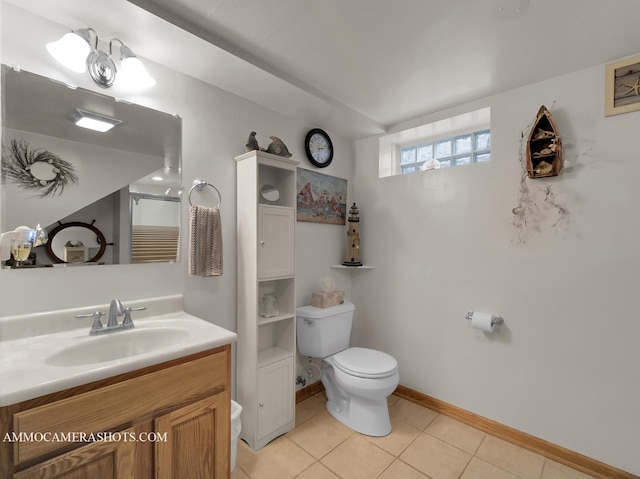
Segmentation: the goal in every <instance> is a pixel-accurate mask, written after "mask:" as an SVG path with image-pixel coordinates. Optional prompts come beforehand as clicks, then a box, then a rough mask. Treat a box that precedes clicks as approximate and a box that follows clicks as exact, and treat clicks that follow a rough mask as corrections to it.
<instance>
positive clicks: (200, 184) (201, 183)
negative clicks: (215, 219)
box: [189, 180, 222, 208]
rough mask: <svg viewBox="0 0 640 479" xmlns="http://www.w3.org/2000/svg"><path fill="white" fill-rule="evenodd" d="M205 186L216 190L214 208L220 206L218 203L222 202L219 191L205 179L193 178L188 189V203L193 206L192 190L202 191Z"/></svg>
mask: <svg viewBox="0 0 640 479" xmlns="http://www.w3.org/2000/svg"><path fill="white" fill-rule="evenodd" d="M205 186H210V187H211V188H213V189H214V190H216V193H218V206H216V208H220V204H221V203H222V195H221V194H220V191H219V190H218V188H216V187H215V186H213V185H212V184H211V183H207V182H206V181H205V180H193V186H192V187H191V189H190V190H189V204H190V205H191V206H193V203H191V193H193V190H198V191H202V190H203V189H204V187H205Z"/></svg>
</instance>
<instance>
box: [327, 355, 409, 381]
mask: <svg viewBox="0 0 640 479" xmlns="http://www.w3.org/2000/svg"><path fill="white" fill-rule="evenodd" d="M333 363H334V365H335V366H336V367H337V368H338V369H341V370H342V371H344V372H345V373H347V374H350V375H351V376H356V377H359V378H372V379H373V378H384V377H387V376H391V375H392V374H393V373H395V372H396V371H397V370H398V362H397V361H396V360H395V358H394V357H393V356H390V355H389V354H387V353H383V352H382V351H376V350H374V349H366V348H349V349H345V350H344V351H341V352H339V353H338V354H336V355H334V356H333Z"/></svg>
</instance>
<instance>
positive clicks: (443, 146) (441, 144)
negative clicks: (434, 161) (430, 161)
mask: <svg viewBox="0 0 640 479" xmlns="http://www.w3.org/2000/svg"><path fill="white" fill-rule="evenodd" d="M445 156H451V140H450V139H447V140H440V141H437V142H436V158H443V157H445Z"/></svg>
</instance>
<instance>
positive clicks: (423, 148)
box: [418, 143, 433, 161]
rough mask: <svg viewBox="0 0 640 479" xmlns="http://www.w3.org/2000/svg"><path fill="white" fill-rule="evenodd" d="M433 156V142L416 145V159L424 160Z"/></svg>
mask: <svg viewBox="0 0 640 479" xmlns="http://www.w3.org/2000/svg"><path fill="white" fill-rule="evenodd" d="M431 158H433V143H426V144H424V145H420V146H418V161H426V160H430V159H431Z"/></svg>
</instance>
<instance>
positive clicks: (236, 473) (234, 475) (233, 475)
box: [231, 464, 251, 479]
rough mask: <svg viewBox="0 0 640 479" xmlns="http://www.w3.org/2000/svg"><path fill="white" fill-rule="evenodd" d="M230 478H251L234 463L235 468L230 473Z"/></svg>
mask: <svg viewBox="0 0 640 479" xmlns="http://www.w3.org/2000/svg"><path fill="white" fill-rule="evenodd" d="M231 479H251V478H250V477H249V476H247V473H246V472H244V471H243V470H242V469H240V468H239V467H238V465H237V464H236V468H235V469H234V470H233V472H232V473H231Z"/></svg>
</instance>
